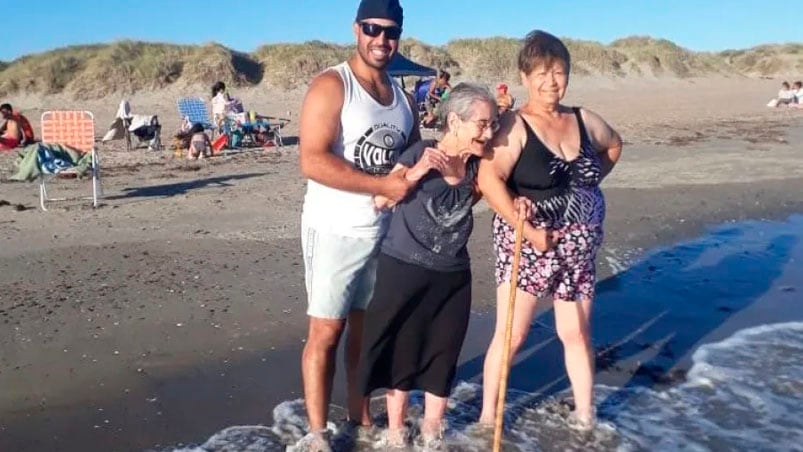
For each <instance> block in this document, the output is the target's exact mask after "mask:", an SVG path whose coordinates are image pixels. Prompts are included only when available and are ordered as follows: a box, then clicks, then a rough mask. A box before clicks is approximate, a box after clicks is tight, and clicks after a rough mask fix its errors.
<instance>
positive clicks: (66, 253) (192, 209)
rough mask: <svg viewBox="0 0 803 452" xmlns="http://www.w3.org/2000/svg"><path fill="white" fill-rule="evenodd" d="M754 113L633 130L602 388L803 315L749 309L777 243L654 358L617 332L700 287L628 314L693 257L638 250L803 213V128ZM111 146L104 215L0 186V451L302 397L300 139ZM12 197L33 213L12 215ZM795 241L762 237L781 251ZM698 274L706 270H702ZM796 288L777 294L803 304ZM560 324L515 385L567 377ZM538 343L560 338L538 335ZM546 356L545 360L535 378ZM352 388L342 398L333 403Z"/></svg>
mask: <svg viewBox="0 0 803 452" xmlns="http://www.w3.org/2000/svg"><path fill="white" fill-rule="evenodd" d="M600 102H603V101H600ZM603 104H604V102H603ZM756 115H758V116H759V119H755V118H754V119H751V120H747V119H740V118H735V117H732V116H729V117H727V118H724V119H716V120H710V121H708V122H704V121H703V122H701V125H700V126H699V127H698V128H699V129H700V130H703V131H705V134H704V136H703V137H697V136H696V135H695V134H691V135H683V136H684V137H687V138H683V139H680V138H673V137H676V136H680V135H678V134H677V129H678V128H681V129H683V130H685V131H689V130H695V127H694V126H693V125H689V124H686V123H683V122H676V123H673V124H683V125H676V127H675V128H671V129H666V130H663V131H660V130H658V129H656V131H655V132H651V134H649V135H641V136H638V135H637V139H630V138H628V137H627V136H626V140H627V141H628V144H627V147H626V148H625V158H624V160H623V162H622V163H621V164H620V165H619V166H618V167H617V169H616V172H615V173H614V174H613V175H612V176H611V178H610V179H609V180H606V182H605V184H604V190H605V194H606V197H607V201H608V219H607V222H606V227H607V230H606V241H605V245H604V250H603V251H602V252H601V256H600V261H599V265H600V275H599V276H600V281H601V283H600V286H599V287H600V289H599V290H600V299H599V301H598V308H597V311H596V314H595V315H596V316H597V317H596V318H597V319H598V321H597V322H596V324H595V336H594V337H595V343H597V345H598V346H599V347H600V349H599V351H600V352H601V353H600V356H599V357H598V365H599V366H600V367H601V368H602V370H603V373H602V377H603V378H604V379H605V381H609V382H612V383H617V384H621V383H623V382H624V381H626V380H628V379H629V378H630V375H631V374H633V373H635V374H637V376H640V377H639V378H646V379H648V380H650V379H651V380H655V381H659V382H660V381H661V379H662V378H669V380H668V381H666V382H664V383H669V382H671V381H672V378H673V375H675V374H671V375H669V377H666V375H667V374H668V373H671V372H672V371H673V369H680V370H678V371H677V372H679V373H678V374H676V375H675V376H678V377H682V369H683V366H684V362H685V361H684V357H685V356H688V353H689V352H690V351H691V350H693V349H694V348H695V347H696V346H698V345H699V344H701V343H703V342H705V341H708V340H710V339H711V338H713V337H717V336H721V335H722V334H725V330H727V329H729V328H731V327H736V326H738V325H742V324H745V323H747V321H746V320H744V319H742V320H739V318H742V317H744V316H745V315H750V316H752V315H753V314H755V319H754V320H757V321H758V320H761V319H775V318H779V317H784V318H789V319H793V318H800V309H799V306H800V304H799V303H797V304H796V305H792V306H793V308H788V306H787V305H783V304H780V303H782V301H773V303H774V304H773V303H771V304H770V305H765V304H755V306H759V305H760V306H769V307H766V310H767V311H766V312H763V313H761V316H759V315H758V313H754V312H753V313H752V314H751V312H752V311H750V310H747V309H746V307H747V305H753V304H751V300H757V299H759V298H760V297H761V296H764V295H766V294H768V293H770V292H772V291H773V290H776V289H777V290H780V289H778V284H780V283H779V282H777V281H778V280H779V279H780V278H781V275H782V274H783V271H782V270H783V269H784V268H788V266H790V265H793V264H792V263H791V262H789V261H784V259H783V258H784V256H785V254H783V252H781V254H780V255H779V254H773V256H775V257H776V259H774V262H776V263H777V265H776V266H775V267H772V268H769V267H768V268H764V267H766V266H767V264H766V262H763V261H760V260H756V261H748V263H751V264H755V265H756V266H757V267H755V268H757V269H759V270H760V271H759V272H758V273H755V272H754V271H753V270H747V271H748V272H750V277H745V278H742V279H738V280H732V279H727V278H726V277H728V275H729V273H728V271H729V270H728V269H729V268H730V267H728V266H724V267H723V266H722V265H719V266H716V267H713V270H711V269H709V271H710V272H711V275H709V276H705V277H706V278H709V279H710V281H707V282H706V285H707V287H713V288H718V287H719V288H723V291H724V292H723V293H722V294H720V295H722V296H723V297H724V298H723V300H720V301H716V302H714V301H711V300H706V299H702V300H699V303H700V304H701V305H702V306H703V308H701V309H700V310H699V311H697V310H692V308H690V306H689V305H678V308H677V309H678V310H677V316H668V317H666V316H665V317H661V318H662V319H664V320H662V322H665V323H660V326H661V327H660V328H658V329H656V330H655V331H653V332H646V333H644V334H645V335H644V337H641V338H640V339H639V341H638V342H639V344H640V345H639V344H636V343H635V342H634V343H630V344H629V345H628V346H627V347H644V348H643V349H642V350H641V351H645V350H646V352H645V353H646V355H644V356H642V355H641V354H639V353H636V351H634V350H632V349H630V348H627V347H622V346H618V347H613V346H614V345H616V344H615V343H612V342H615V341H614V339H616V338H617V337H618V338H621V337H620V336H619V335H620V333H621V330H622V329H627V328H631V329H632V328H634V327H636V326H637V325H641V324H643V323H645V322H648V321H649V320H650V319H653V318H654V317H655V316H657V315H658V314H660V312H662V311H658V312H656V311H655V309H657V308H658V307H661V306H663V307H664V308H666V309H669V310H671V309H672V307H673V306H674V305H675V304H673V303H672V301H673V300H681V299H685V298H686V297H688V298H689V299H690V300H692V301H693V300H695V297H699V293H694V292H692V293H687V294H684V293H681V294H673V295H672V297H675V298H670V299H669V301H666V303H669V305H661V304H657V305H654V304H649V306H650V309H645V310H640V309H637V308H634V311H633V312H634V315H633V316H632V317H627V316H625V318H620V317H621V316H620V314H621V313H622V312H623V311H629V310H630V309H631V307H632V306H639V304H640V303H645V301H644V300H645V299H648V298H650V294H651V293H654V292H656V291H660V290H661V289H662V288H666V287H675V286H676V285H678V284H680V283H682V282H683V280H678V279H677V278H676V277H675V276H673V274H674V273H675V272H676V271H678V270H682V269H684V268H685V266H687V265H690V264H691V263H692V262H693V261H694V258H693V253H691V254H683V253H680V257H673V256H664V255H658V256H656V257H650V258H647V259H646V260H645V261H639V260H638V258H639V257H640V256H644V253H645V252H647V250H651V249H653V248H655V247H669V248H668V249H669V250H672V249H673V248H674V247H675V246H676V245H675V244H676V243H678V242H679V241H682V240H688V239H693V238H695V237H697V236H698V235H700V234H702V233H704V232H705V230H706V227H707V226H708V225H714V224H720V223H723V222H729V221H733V220H743V219H760V218H767V219H777V220H784V219H786V218H787V217H788V215H789V214H792V213H796V212H803V199H801V198H800V196H799V193H803V159H801V147H800V146H798V145H795V144H794V143H800V142H803V133H802V132H801V131H802V130H803V121H802V120H801V119H800V118H797V117H790V116H788V115H786V114H785V113H783V114H781V115H778V116H767V113H766V112H765V111H763V110H761V111H758V112H756ZM686 121H687V120H686ZM701 121H702V120H701ZM655 127H656V128H660V124H658V122H656V123H655ZM641 130H643V128H642V129H641ZM684 133H685V132H684ZM790 143H792V144H790ZM107 155H108V157H107V159H106V160H105V165H104V166H105V167H106V171H105V173H104V175H105V177H106V179H105V180H104V188H105V190H106V194H107V195H108V197H107V199H106V200H105V201H104V206H103V207H102V208H100V209H97V210H92V209H90V208H87V207H86V206H85V205H81V204H76V203H71V204H67V205H66V206H63V207H56V208H54V209H53V210H52V211H51V212H48V213H42V212H40V211H38V210H36V209H35V206H36V203H37V198H36V194H37V192H36V186H35V185H34V184H21V183H8V182H5V181H4V182H3V183H0V193H1V194H0V199H3V200H6V201H8V203H9V205H8V206H0V240H1V241H0V322H2V329H0V387H3V388H4V391H3V392H2V395H0V450H19V451H26V450H68V451H72V450H143V449H147V448H156V449H158V448H161V447H164V446H171V445H172V446H175V445H179V444H181V443H199V442H203V441H204V440H205V438H207V437H208V436H209V435H211V434H212V433H214V432H216V431H219V430H220V429H222V428H225V427H227V426H230V425H243V424H248V425H250V424H268V425H270V424H271V422H272V419H271V410H272V409H273V407H274V406H275V405H276V404H277V403H279V402H281V401H285V400H291V399H295V398H298V397H300V392H299V391H300V369H299V356H300V350H301V347H303V338H304V333H305V315H304V309H305V301H304V291H303V279H302V278H303V272H302V265H301V256H300V244H299V240H298V238H297V237H298V221H299V206H300V202H301V194H302V193H303V187H304V183H303V180H301V178H300V177H298V176H297V164H296V148H295V147H294V146H291V147H286V148H284V149H282V150H270V151H267V152H259V153H247V154H241V155H235V156H230V157H225V158H220V159H214V160H212V161H208V162H203V163H194V162H186V161H183V160H175V159H173V158H172V157H171V156H172V154H171V153H170V152H169V151H165V152H161V153H147V152H146V151H142V150H141V151H136V152H135V153H132V154H130V155H121V153H120V152H119V151H111V152H109V153H108V154H107ZM10 166H11V165H10V159H9V158H7V157H5V158H4V159H3V160H2V161H0V168H4V171H3V173H2V174H3V177H4V178H5V177H7V176H8V174H9V169H8V168H10ZM56 184H57V185H56V187H57V189H59V190H63V191H64V192H67V193H75V192H77V190H78V189H83V190H84V191H86V189H87V188H88V187H86V185H87V184H86V182H85V181H57V182H56ZM82 184H83V185H82ZM17 204H22V205H23V206H26V207H27V208H28V209H26V210H22V211H17V210H16V209H14V205H17ZM490 220H491V216H490V213H489V212H488V211H487V208H486V207H484V206H483V205H482V204H481V205H479V206H478V208H477V223H476V224H477V226H476V229H475V233H474V236H473V238H472V241H471V245H470V246H471V252H472V257H473V265H474V275H475V281H474V283H475V301H474V310H475V315H474V317H473V319H472V326H471V332H470V334H469V337H468V338H467V341H466V347H465V348H464V353H463V361H462V365H461V374H460V375H461V378H462V379H475V378H476V377H477V375H478V368H479V367H478V366H479V365H480V364H481V353H482V352H483V350H484V347H485V346H486V345H487V342H488V338H489V334H490V331H489V328H488V326H489V324H490V323H491V322H492V318H493V315H492V314H491V307H492V306H493V300H492V294H493V281H492V264H493V263H492V255H491V252H490V251H491V247H490V227H489V226H490ZM776 239H777V240H776ZM773 240H775V241H773ZM778 240H780V241H778ZM789 240H791V239H788V238H783V239H778V237H775V238H771V239H769V240H768V241H765V242H761V241H759V242H756V243H755V244H753V245H751V246H755V247H757V248H756V250H761V249H763V248H762V247H766V246H769V245H772V246H775V247H779V249H781V250H788V249H792V248H794V246H793V245H792V244H790V243H788V241H789ZM679 246H681V249H685V248H683V246H684V245H679ZM795 246H796V245H795ZM756 252H758V251H756ZM684 253H685V251H684ZM678 259H679V261H678ZM634 263H635V265H634ZM739 265H742V263H740V264H739ZM745 265H746V264H745ZM651 267H654V268H653V269H652V270H651ZM738 268H745V267H744V266H740V267H738ZM750 268H753V267H750ZM614 274H618V275H622V274H625V275H626V278H625V279H621V277H620V278H616V277H612V276H613V275H614ZM759 276H760V277H759ZM690 278H691V280H693V281H697V282H698V283H699V281H702V279H700V278H703V276H699V277H698V276H694V275H692V276H690ZM644 280H650V281H651V283H650V284H646V283H644V284H640V282H643V281H644ZM627 281H636V283H639V284H635V286H629V285H628V284H625V282H627ZM734 281H736V283H734ZM733 284H736V285H735V286H734V287H737V288H740V289H743V290H741V293H744V296H743V297H741V298H738V299H737V300H735V301H734V302H733V303H729V302H727V300H726V298H728V297H729V296H730V294H731V293H730V292H728V291H727V290H724V288H727V287H730V286H731V285H733ZM740 284H741V285H740ZM784 284H786V283H784ZM784 287H786V286H784ZM773 288H774V289H773ZM801 290H803V288H800V287H796V288H795V289H794V290H792V291H783V292H782V294H781V295H782V296H783V297H792V296H795V294H797V296H798V297H799V293H800V291H801ZM701 293H702V294H706V293H707V292H705V291H703V292H701ZM772 293H774V292H772ZM783 297H781V298H778V297H775V298H773V300H785V299H786V298H783ZM704 298H705V297H704ZM707 298H709V299H710V298H711V297H707ZM730 298H733V297H730ZM783 303H785V302H783ZM547 306H548V305H546V304H545V307H544V308H545V309H546V307H547ZM787 308H788V309H789V310H788V311H786V309H787ZM690 310H691V311H693V312H691V313H690V312H689V311H690ZM745 313H748V314H745ZM736 314H740V316H737V315H736ZM690 319H691V320H695V322H694V323H692V324H691V325H692V326H693V328H692V331H691V332H690V333H689V334H687V335H685V336H684V335H681V337H680V339H679V341H680V343H679V344H675V345H673V346H669V348H670V349H671V352H672V354H673V358H672V359H669V360H668V361H667V360H664V361H660V360H659V361H654V362H653V360H654V359H655V357H654V356H653V357H650V356H648V355H649V354H650V350H653V349H652V348H651V347H652V345H653V344H654V343H661V344H662V343H663V342H661V341H662V340H663V339H665V337H666V336H667V334H666V331H665V329H666V328H670V329H671V328H675V329H677V330H680V329H681V328H686V325H685V323H684V322H687V321H689V320H690ZM729 319H733V320H732V321H730V322H729V321H728V320H729ZM621 322H624V323H621ZM550 324H551V319H550V317H549V314H548V312H547V311H544V315H543V316H542V317H539V323H538V325H537V326H536V329H535V331H534V334H533V336H532V339H531V340H532V341H533V342H531V343H530V348H529V349H528V350H530V351H529V353H528V354H527V356H525V357H522V359H524V361H525V362H524V364H523V366H524V367H518V370H517V371H514V376H513V380H512V384H513V387H519V388H522V389H525V388H529V389H539V388H542V386H543V385H544V384H546V383H549V381H553V380H557V379H559V378H560V374H561V370H560V368H559V364H558V363H559V362H560V361H559V360H558V354H559V347H558V346H557V343H556V341H555V340H554V338H553V335H552V332H551V331H550V330H549V328H547V327H548V326H549V325H550ZM543 325H545V326H543ZM728 325H731V326H728ZM656 328H657V327H656ZM661 328H664V329H661ZM550 338H552V339H550ZM543 341H551V342H550V344H551V345H549V346H548V347H541V348H538V347H533V344H538V343H540V342H543ZM609 349H610V350H609ZM653 351H654V352H655V353H654V354H657V355H660V354H661V353H663V354H664V355H666V354H667V353H668V352H664V351H663V349H661V348H659V349H655V350H653ZM602 352H604V353H602ZM528 360H531V361H528ZM634 360H635V361H634ZM636 361H643V362H645V363H648V364H650V363H652V364H654V366H652V367H651V366H638V365H636V364H635V362H636ZM544 362H549V363H551V364H549V368H550V371H549V372H542V370H543V366H544V365H543V364H541V363H544ZM552 363H554V364H552ZM655 366H657V367H655ZM639 369H644V370H639ZM532 374H537V375H538V378H536V379H533V378H531V375H532ZM653 377H655V378H653ZM536 386H537V387H536ZM340 387H341V385H338V388H340ZM558 387H560V383H559V382H558V383H556V385H555V386H554V387H553V388H552V389H553V390H554V389H557V388H558ZM342 401H343V395H342V392H341V391H338V393H337V394H336V395H335V400H334V402H335V403H336V404H340V405H342Z"/></svg>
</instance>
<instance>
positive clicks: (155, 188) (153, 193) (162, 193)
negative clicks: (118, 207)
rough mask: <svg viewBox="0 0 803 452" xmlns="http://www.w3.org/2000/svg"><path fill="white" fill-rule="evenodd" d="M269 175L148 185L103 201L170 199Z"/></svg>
mask: <svg viewBox="0 0 803 452" xmlns="http://www.w3.org/2000/svg"><path fill="white" fill-rule="evenodd" d="M266 174H269V173H246V174H233V175H230V176H216V177H207V178H204V179H195V180H190V181H186V182H176V183H173V184H161V185H149V186H145V187H129V188H124V189H123V190H122V192H123V193H122V194H119V195H112V196H106V197H104V199H105V200H117V199H129V198H152V197H166V198H167V197H170V196H176V195H183V194H186V193H188V192H190V191H194V190H198V189H203V188H208V187H212V186H214V187H233V186H234V184H232V183H231V182H233V181H238V180H242V179H250V178H252V177H259V176H264V175H266Z"/></svg>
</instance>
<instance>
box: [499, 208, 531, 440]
mask: <svg viewBox="0 0 803 452" xmlns="http://www.w3.org/2000/svg"><path fill="white" fill-rule="evenodd" d="M523 233H524V217H523V216H520V217H519V219H518V220H517V221H516V243H515V245H513V268H512V271H511V274H510V296H509V297H508V301H507V323H506V326H505V345H504V348H503V350H502V369H501V373H500V375H499V395H498V398H497V399H496V425H495V426H494V445H493V451H494V452H500V450H501V448H502V423H503V421H504V411H505V395H506V394H507V377H508V374H509V373H510V342H511V339H512V338H513V310H514V308H515V307H516V289H517V288H518V286H519V284H518V282H519V261H520V260H521V242H522V237H523Z"/></svg>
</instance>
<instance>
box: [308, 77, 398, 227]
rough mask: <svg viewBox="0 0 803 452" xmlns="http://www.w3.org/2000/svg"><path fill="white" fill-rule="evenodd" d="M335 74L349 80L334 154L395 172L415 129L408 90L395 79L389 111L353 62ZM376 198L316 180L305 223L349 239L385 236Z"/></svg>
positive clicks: (375, 170) (366, 167) (369, 169)
mask: <svg viewBox="0 0 803 452" xmlns="http://www.w3.org/2000/svg"><path fill="white" fill-rule="evenodd" d="M331 69H332V70H334V71H335V72H337V74H338V75H339V76H340V79H341V80H343V88H344V97H343V108H342V110H341V112H340V137H339V139H338V140H337V141H336V142H335V143H334V144H333V145H332V153H334V154H335V155H336V156H338V157H341V158H343V159H345V160H346V161H348V162H349V163H351V164H352V165H354V167H355V168H357V169H358V170H360V171H363V172H365V173H368V174H374V175H384V174H387V173H389V172H390V170H391V169H392V168H393V167H394V166H395V165H396V160H397V159H398V156H399V154H400V153H401V152H402V151H403V150H404V149H405V148H406V147H407V140H408V139H409V138H410V133H411V131H412V128H413V112H412V110H411V109H410V105H409V102H408V101H407V99H406V98H405V94H404V90H402V88H401V86H399V84H398V83H397V82H396V81H395V80H393V79H391V85H392V86H393V102H392V103H391V104H390V105H388V106H384V105H382V104H380V103H379V102H377V101H376V100H375V99H374V98H373V97H371V95H370V94H368V92H367V91H366V90H365V89H364V88H363V87H362V86H361V85H360V83H359V81H357V78H356V77H355V76H354V73H353V72H352V71H351V68H350V67H349V65H348V63H345V62H344V63H341V64H338V65H337V66H334V67H332V68H331ZM372 198H373V197H372V196H371V195H367V194H364V193H353V192H348V191H343V190H337V189H334V188H331V187H328V186H325V185H322V184H319V183H317V182H315V181H313V180H310V181H308V182H307V194H306V196H305V197H304V208H303V213H302V215H301V221H302V223H304V225H305V226H307V227H311V228H314V229H316V230H319V231H325V232H330V233H335V234H338V235H343V236H347V237H366V238H376V237H380V236H381V235H382V234H383V233H384V231H385V228H386V226H387V224H386V223H387V221H386V216H387V215H386V214H385V213H381V212H377V211H376V209H375V208H374V203H373V199H372Z"/></svg>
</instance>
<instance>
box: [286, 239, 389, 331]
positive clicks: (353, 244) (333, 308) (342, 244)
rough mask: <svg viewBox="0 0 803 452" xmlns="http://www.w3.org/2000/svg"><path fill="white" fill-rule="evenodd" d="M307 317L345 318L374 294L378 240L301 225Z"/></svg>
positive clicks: (362, 306) (361, 306) (362, 308)
mask: <svg viewBox="0 0 803 452" xmlns="http://www.w3.org/2000/svg"><path fill="white" fill-rule="evenodd" d="M301 248H302V250H303V252H304V271H305V282H306V286H307V306H308V307H307V315H309V316H311V317H318V318H322V319H345V318H347V317H348V314H349V312H351V311H352V310H365V308H366V307H368V303H369V302H370V301H371V297H372V296H373V293H374V283H375V282H376V264H377V255H378V253H379V239H378V238H361V237H346V236H342V235H337V234H332V233H328V232H320V231H317V230H315V229H314V228H310V227H307V226H305V225H302V226H301Z"/></svg>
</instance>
